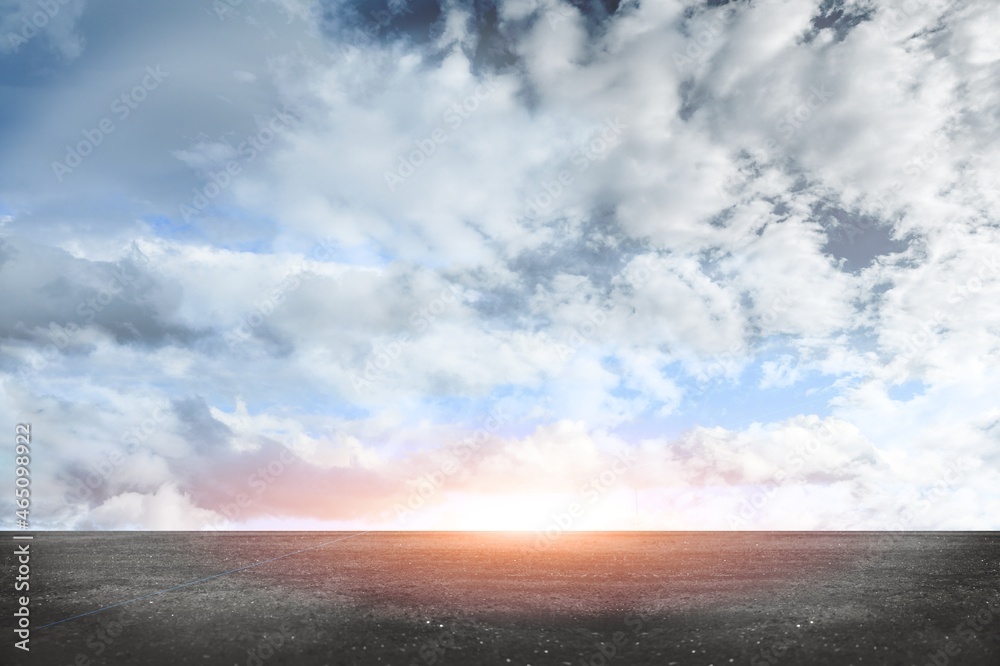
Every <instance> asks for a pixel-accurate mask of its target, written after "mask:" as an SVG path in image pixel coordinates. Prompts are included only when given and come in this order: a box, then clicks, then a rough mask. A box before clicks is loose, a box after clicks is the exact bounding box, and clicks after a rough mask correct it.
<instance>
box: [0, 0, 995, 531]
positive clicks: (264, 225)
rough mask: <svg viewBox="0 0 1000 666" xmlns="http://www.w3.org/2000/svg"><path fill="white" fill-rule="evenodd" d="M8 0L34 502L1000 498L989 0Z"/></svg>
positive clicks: (541, 521)
mask: <svg viewBox="0 0 1000 666" xmlns="http://www.w3.org/2000/svg"><path fill="white" fill-rule="evenodd" d="M0 6H2V7H3V10H2V12H0V94H2V95H3V99H4V104H2V105H0V294H2V299H0V414H3V416H4V420H5V421H6V422H9V423H11V424H13V423H17V422H22V421H30V422H32V424H33V427H34V429H35V433H36V438H37V439H38V440H39V441H41V442H44V448H42V447H40V449H41V452H40V453H39V455H38V456H37V458H36V459H35V460H34V461H33V465H34V471H33V473H34V477H33V478H34V481H33V483H34V485H33V489H34V492H35V493H37V494H36V497H37V498H38V502H37V505H36V506H37V509H36V513H35V519H36V521H37V523H38V524H39V525H41V526H44V527H51V528H64V529H122V528H126V529H127V528H144V529H181V528H183V529H200V528H207V529H239V528H245V527H255V528H257V527H268V528H273V527H283V526H299V527H303V526H307V527H323V528H340V527H352V528H353V527H366V528H375V529H423V528H432V529H441V528H444V529H459V528H461V529H491V528H498V527H505V528H518V529H541V528H542V527H544V526H545V524H546V514H545V510H543V509H539V507H549V506H554V507H559V506H561V503H565V501H568V498H572V497H573V496H574V494H575V493H578V491H579V483H580V479H587V478H591V477H593V476H595V475H598V476H599V475H600V474H602V473H605V472H607V473H608V474H611V472H609V471H608V470H612V469H614V470H618V469H619V468H620V463H616V462H615V461H616V460H621V459H623V458H622V456H625V457H626V458H627V459H628V460H630V461H633V462H631V463H630V464H629V466H628V468H627V470H626V471H625V472H618V471H615V472H614V473H613V474H612V476H613V477H614V478H615V482H614V484H613V487H610V488H609V489H608V491H607V493H606V494H605V495H603V496H602V500H601V501H600V502H598V503H596V504H595V505H594V506H593V507H590V508H589V509H588V511H587V512H585V514H584V515H583V516H582V517H581V518H580V520H579V521H578V524H576V525H574V527H575V528H581V529H583V528H600V529H631V528H633V527H636V526H637V525H636V523H635V517H634V511H630V510H629V504H628V502H627V501H626V500H627V498H628V497H629V496H634V494H635V493H636V492H639V493H640V494H641V496H642V498H643V516H642V520H641V523H640V524H639V525H638V526H639V527H643V528H656V529H701V528H707V529H729V528H734V527H735V528H741V529H742V528H758V529H893V528H899V527H907V528H913V529H938V528H940V529H997V522H996V521H997V518H996V516H998V515H1000V511H998V509H1000V495H998V491H997V488H1000V484H998V483H997V481H998V479H997V474H998V472H997V463H998V462H1000V459H998V453H997V452H998V444H1000V427H998V425H997V424H998V423H1000V412H998V410H997V407H996V405H995V399H994V396H995V395H996V389H997V386H998V381H997V380H998V371H997V367H1000V366H998V365H997V363H996V362H995V361H996V359H997V354H998V350H1000V345H998V342H1000V338H998V333H997V331H998V330H1000V321H998V315H997V311H996V308H995V307H993V304H994V303H995V302H996V297H997V295H998V294H997V292H998V277H1000V265H998V257H1000V245H998V242H997V241H998V219H1000V215H998V213H1000V199H998V198H997V194H996V188H995V183H996V180H997V179H996V176H997V173H996V168H997V167H996V165H997V164H998V163H1000V161H998V157H1000V155H998V152H1000V148H998V146H1000V142H998V136H997V133H996V127H997V125H998V122H1000V117H998V114H997V105H996V104H995V95H996V92H995V91H996V90H997V89H998V88H1000V85H998V84H1000V49H998V47H997V46H996V42H995V39H994V37H993V36H994V35H995V34H996V29H997V28H1000V25H998V20H1000V19H998V17H997V15H996V12H995V11H991V9H992V8H991V3H989V2H968V3H950V2H943V1H942V2H938V1H936V0H928V2H923V3H910V4H908V5H906V7H904V8H900V9H891V8H884V7H881V6H880V5H878V4H876V3H872V2H868V1H867V0H837V1H832V2H830V1H823V2H819V1H818V0H760V1H754V2H728V3H727V2H722V3H719V2H709V3H704V2H693V1H687V2H680V1H677V2H669V1H668V2H662V3H641V4H640V3H635V2H622V3H615V2H610V1H606V2H600V1H598V0H593V1H587V2H585V1H583V0H574V1H573V2H569V1H568V0H509V1H504V2H483V3H474V4H473V3H460V2H444V3H439V2H430V1H423V0H421V1H420V2H416V1H415V0H414V1H413V2H405V1H403V0H399V1H397V0H390V1H384V0H383V1H380V0H373V1H372V2H365V3H352V2H343V1H332V0H324V1H321V2H310V1H307V0H246V1H245V2H242V3H227V2H225V0H223V2H217V3H213V2H208V1H201V0H186V1H182V2H177V3H171V4H169V5H167V4H156V5H155V6H147V5H144V4H136V3H130V2H124V1H113V0H103V1H98V0H88V1H87V2H82V1H80V2H77V1H71V2H67V3H65V4H58V10H57V11H54V13H51V15H49V14H38V12H39V11H40V10H39V9H38V7H37V6H36V4H33V3H32V2H30V1H27V0H25V1H24V2H21V1H17V0H14V1H8V2H3V3H2V4H0ZM26 26H28V27H26ZM31 26H33V28H34V29H33V28H32V27H31ZM282 452H285V453H284V454H283V453H282ZM282 455H284V458H282V457H281V456H282ZM289 457H290V458H289ZM287 459H293V460H294V461H295V462H294V464H286V463H285V462H283V461H284V460H287ZM109 461H113V462H109ZM276 461H280V462H281V464H278V462H276ZM2 464H3V465H9V464H10V462H9V461H5V462H4V463H2ZM268 465H272V467H273V468H274V469H278V468H280V473H277V474H274V475H272V477H273V478H272V477H268V482H267V484H265V486H264V487H263V488H259V487H258V485H257V484H256V482H255V481H252V479H251V477H252V475H253V474H254V472H255V470H259V469H267V466H268ZM615 465H617V466H615ZM949 466H951V467H955V468H956V469H957V471H953V472H950V471H948V470H950V469H951V467H949ZM445 469H447V470H450V471H448V472H445V471H443V470H445ZM428 478H442V479H445V480H446V482H444V483H442V484H437V485H434V487H433V488H432V489H431V490H430V491H428V490H427V487H426V479H428ZM81 484H83V486H81ZM81 487H82V488H85V490H84V491H81V490H80V489H81ZM421 489H423V494H421V492H422V491H421ZM763 489H769V492H768V494H767V495H766V501H762V502H759V504H760V505H759V506H756V507H755V509H754V511H753V512H752V516H751V517H749V518H747V517H746V516H745V514H746V512H745V511H743V512H742V514H741V512H740V509H741V507H742V506H744V504H743V503H745V502H748V501H751V500H753V499H754V498H759V497H760V495H759V493H761V492H763ZM258 491H259V492H258ZM241 497H243V498H244V499H246V500H247V501H246V502H243V504H242V505H239V504H237V505H239V507H240V508H239V511H237V512H235V513H234V512H232V511H226V510H224V509H226V508H227V507H229V508H231V507H232V506H233V505H234V502H237V503H238V500H239V499H240V498H241ZM927 497H933V499H934V501H933V502H923V503H919V504H918V503H917V502H916V501H917V499H918V498H927ZM414 498H418V499H419V501H417V500H416V499H414ZM679 498H680V499H679ZM3 502H7V503H10V502H11V500H10V499H6V500H0V504H2V503H3ZM408 503H410V504H408ZM414 503H416V504H419V510H415V511H413V512H411V513H409V514H408V515H407V517H406V518H405V520H403V519H400V518H399V511H398V510H397V509H398V508H399V507H400V506H410V505H411V504H414ZM970 507H973V508H970ZM546 510H547V509H546ZM734 516H742V517H741V518H740V519H739V520H734Z"/></svg>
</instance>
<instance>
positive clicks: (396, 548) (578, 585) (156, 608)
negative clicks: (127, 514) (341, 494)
mask: <svg viewBox="0 0 1000 666" xmlns="http://www.w3.org/2000/svg"><path fill="white" fill-rule="evenodd" d="M34 534H35V538H34V540H33V541H32V545H31V562H30V566H31V581H30V582H31V591H30V597H31V607H30V609H31V619H32V627H33V629H32V632H31V643H30V645H31V652H30V653H24V652H22V651H20V650H16V649H14V648H13V642H14V640H15V638H14V634H13V631H12V627H13V621H12V620H13V618H12V613H13V611H14V601H13V597H14V592H13V582H14V571H15V567H16V563H15V561H14V558H13V557H12V551H13V550H14V547H13V545H12V544H15V543H17V542H14V541H12V539H11V533H10V532H7V533H3V535H2V537H0V538H2V539H3V540H4V542H5V544H6V545H5V546H4V547H3V549H2V552H3V557H2V559H0V562H2V567H3V568H2V571H3V580H2V582H0V584H2V586H3V587H2V592H0V598H2V608H0V612H2V623H0V624H2V629H0V631H2V635H3V637H4V638H3V645H2V646H0V655H2V656H0V663H3V664H44V665H46V666H49V665H53V666H69V665H70V664H74V665H75V666H91V665H97V664H136V665H142V664H224V665H226V666H229V665H231V664H237V665H240V666H243V665H244V664H246V665H253V666H262V665H264V664H267V665H268V666H271V665H277V664H404V665H407V666H409V665H411V664H414V665H422V666H431V665H432V664H433V665H437V666H440V665H442V664H463V665H464V664H501V665H504V666H505V665H507V664H516V665H519V666H524V665H525V664H530V665H531V666H544V665H547V664H557V665H567V664H568V665H571V666H580V665H582V664H591V665H593V666H602V665H605V664H607V665H612V664H621V665H625V664H657V665H664V666H668V665H670V664H677V665H681V664H684V665H687V664H691V665H699V666H708V665H712V666H726V665H727V664H754V663H756V664H788V665H791V664H857V665H865V664H906V665H910V664H915V665H917V666H924V665H925V664H934V666H944V664H989V665H990V666H997V665H998V664H1000V534H998V533H956V532H946V533H897V532H894V533H858V532H849V533H844V532H839V533H838V532H819V533H816V532H813V533H807V532H798V533H796V532H767V533H763V532H742V533H741V532H736V533H733V532H726V533H718V532H644V533H643V532H639V533H570V534H564V535H562V536H560V537H559V538H558V539H556V540H555V541H554V543H553V544H552V545H551V546H549V547H548V548H547V549H544V550H535V549H533V544H534V542H535V540H536V538H537V537H536V536H534V535H519V534H501V533H447V532H439V533H399V532H376V533H365V534H361V535H359V536H356V537H354V538H350V539H346V540H343V541H338V542H336V543H331V544H329V545H326V546H324V547H322V548H317V549H314V550H309V551H306V552H302V553H298V554H296V555H292V556H290V557H285V558H282V559H280V560H275V561H273V562H269V563H266V564H262V565H260V566H256V567H253V568H249V569H245V570H243V571H239V572H236V573H232V574H228V575H225V576H220V577H217V578H213V579H211V580H208V581H205V582H202V583H198V584H196V585H191V586H187V587H184V588H181V589H177V590H174V591H170V592H167V593H165V594H160V595H158V596H154V597H151V598H148V599H143V600H140V601H135V602H133V603H128V604H124V605H121V606H119V607H116V608H113V609H110V610H106V611H103V612H100V613H96V614H92V615H88V616H86V617H81V618H78V619H74V620H71V621H68V622H63V623H60V624H56V625H53V626H50V627H47V628H41V627H42V625H44V624H46V623H49V622H55V621H57V620H62V619H64V618H68V617H72V616H74V615H77V614H80V613H86V612H88V611H93V610H95V609H99V608H101V607H104V606H108V605H111V604H115V603H118V602H121V601H126V600H129V599H133V598H136V597H140V596H143V595H147V594H151V593H154V592H157V591H160V590H164V589H167V588H170V587H172V586H176V585H180V584H183V583H187V582H189V581H193V580H196V579H199V578H202V577H205V576H210V575H213V574H217V573H219V572H223V571H226V570H229V569H233V568H236V567H240V566H245V565H248V564H252V563H254V562H259V561H262V560H265V559H268V558H272V557H276V556H279V555H283V554H285V553H289V552H292V551H296V550H298V549H302V548H309V547H312V546H316V545H318V544H322V543H325V542H329V541H332V540H334V539H338V538H341V537H343V536H347V535H348V534H350V533H343V534H339V533H316V532H308V533H303V532H297V533H280V532H269V533H268V532H265V533H247V532H241V533H222V534H219V533H196V532H195V533H191V532H182V533H178V532H154V533H135V532H110V533H94V532H76V533H66V532H40V533H39V532H36V533H34ZM990 602H992V604H993V608H994V609H995V612H991V611H990V610H989V605H988V604H989V603H990ZM977 616H978V619H977ZM987 618H988V619H987ZM970 621H971V623H970ZM962 623H965V624H964V625H962ZM960 625H962V626H960ZM602 652H603V653H604V655H602ZM605 655H607V656H605Z"/></svg>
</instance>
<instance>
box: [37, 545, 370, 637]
mask: <svg viewBox="0 0 1000 666" xmlns="http://www.w3.org/2000/svg"><path fill="white" fill-rule="evenodd" d="M370 533H371V530H368V531H366V532H358V533H357V534H352V535H350V536H345V537H341V538H339V539H334V540H333V541H327V542H326V543H321V544H319V545H318V546H310V547H309V548H303V549H301V550H296V551H295V552H292V553H285V554H284V555H278V556H277V557H272V558H270V559H267V560H261V561H260V562H254V563H253V564H248V565H246V566H242V567H237V568H235V569H230V570H229V571H223V572H221V573H217V574H212V575H211V576H205V577H204V578H199V579H198V580H192V581H189V582H187V583H181V584H180V585H174V586H173V587H168V588H167V589H165V590H160V591H159V592H153V593H151V594H146V595H143V596H141V597H136V598H135V599H129V600H128V601H119V602H118V603H116V604H111V605H110V606H105V607H103V608H98V609H96V610H92V611H87V612H86V613H80V614H79V615H74V616H72V617H67V618H65V619H62V620H56V621H55V622H49V623H48V624H43V625H41V626H40V627H35V629H36V630H38V629H45V628H46V627H52V626H55V625H57V624H62V623H63V622H69V621H70V620H76V619H79V618H81V617H86V616H88V615H93V614H95V613H101V612H104V611H106V610H110V609H112V608H117V607H118V606H124V605H125V604H131V603H135V602H136V601H143V600H144V599H149V598H151V597H156V596H159V595H161V594H166V593H167V592H173V591H174V590H179V589H181V588H184V587H190V586H191V585H197V584H198V583H204V582H205V581H207V580H212V579H213V578H218V577H219V576H226V575H228V574H231V573H236V572H237V571H245V570H246V569H253V568H254V567H259V566H260V565H262V564H267V563H268V562H274V561H275V560H280V559H284V558H286V557H291V556H292V555H298V554H299V553H305V552H307V551H310V550H316V549H317V548H322V547H324V546H329V545H330V544H332V543H337V542H338V541H346V540H348V539H353V538H354V537H359V536H362V535H365V534H370Z"/></svg>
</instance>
